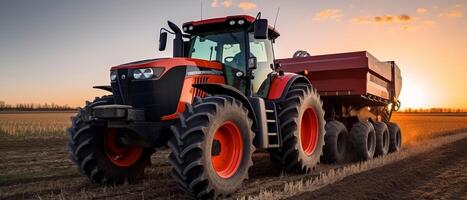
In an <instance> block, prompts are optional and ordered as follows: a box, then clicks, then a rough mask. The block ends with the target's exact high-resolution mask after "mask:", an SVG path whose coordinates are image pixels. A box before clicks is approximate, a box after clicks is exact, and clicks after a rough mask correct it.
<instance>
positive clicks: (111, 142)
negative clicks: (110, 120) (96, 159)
mask: <svg viewBox="0 0 467 200" xmlns="http://www.w3.org/2000/svg"><path fill="white" fill-rule="evenodd" d="M104 147H105V153H106V154H107V157H108V158H109V159H110V161H111V162H112V163H113V164H115V165H117V166H119V167H128V166H131V165H133V164H134V163H136V162H137V161H138V159H139V158H140V157H141V155H142V154H143V148H142V147H139V146H125V145H124V142H123V141H122V139H121V137H119V136H118V132H117V130H116V129H112V128H108V129H107V130H106V131H105V134H104Z"/></svg>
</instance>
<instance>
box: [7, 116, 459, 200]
mask: <svg viewBox="0 0 467 200" xmlns="http://www.w3.org/2000/svg"><path fill="white" fill-rule="evenodd" d="M72 115H74V114H73V113H28V114H0V155H1V156H0V199H31V198H33V199H49V198H51V199H91V198H92V199H107V198H115V199H143V198H151V199H152V198H161V199H180V198H182V199H184V198H187V196H185V194H184V193H183V192H182V191H180V190H179V189H178V188H177V185H176V183H175V181H174V180H173V179H172V178H171V176H170V173H169V172H170V165H169V163H168V161H167V156H168V153H169V152H168V150H166V149H160V150H158V151H157V152H156V154H155V155H153V157H152V159H151V160H152V163H153V165H152V166H151V167H149V168H148V169H147V170H146V177H145V180H144V183H142V184H138V185H123V186H118V187H103V186H99V185H95V184H92V183H90V182H89V181H88V180H87V179H86V178H84V177H82V176H81V175H80V174H79V173H78V172H77V170H76V168H75V166H73V165H72V163H71V162H70V161H69V159H68V155H67V150H66V134H65V130H66V128H67V127H68V126H69V123H70V120H69V118H70V116H72ZM393 119H394V121H395V122H397V123H399V124H400V126H401V128H402V131H403V138H404V141H403V142H404V150H403V151H402V152H400V153H397V154H393V155H390V156H386V157H383V158H378V159H374V160H372V161H370V162H365V163H355V164H350V165H346V166H336V165H320V166H319V167H318V168H317V169H316V170H315V171H314V172H313V173H312V174H310V175H293V174H282V173H281V172H279V171H277V170H275V169H274V167H273V166H272V164H271V163H270V162H269V158H268V154H267V152H257V153H255V155H254V159H253V160H254V163H255V164H254V166H253V168H252V169H251V170H250V174H251V175H250V180H248V181H247V183H246V184H245V186H244V188H242V189H241V190H240V191H239V192H238V193H236V194H234V195H233V196H232V197H230V198H232V199H236V198H240V199H242V198H243V199H246V197H249V199H252V198H253V199H255V198H256V199H270V198H286V197H291V196H290V195H291V194H292V195H302V196H294V197H303V198H308V197H313V198H315V197H316V196H317V195H318V194H321V193H316V192H324V193H325V194H326V192H327V191H328V190H329V187H330V186H327V185H329V184H331V183H333V182H337V181H339V180H341V179H343V178H344V177H347V176H350V177H354V178H355V177H357V178H356V181H361V182H362V183H363V182H364V180H360V179H358V177H359V176H360V175H365V174H366V173H370V174H371V173H376V172H374V171H375V170H378V169H385V168H386V166H388V167H390V166H392V165H402V164H400V162H407V161H406V160H407V159H419V160H420V161H417V162H420V164H416V165H417V166H419V165H421V164H422V163H424V162H423V160H424V157H423V156H424V155H426V154H428V153H427V152H429V151H433V149H434V148H435V147H436V148H438V147H439V146H441V145H442V144H445V143H446V142H445V141H444V140H442V141H441V142H440V141H439V140H440V139H436V136H445V135H449V134H453V133H460V132H466V131H467V115H413V114H396V115H395V116H394V118H393ZM459 135H463V134H455V135H452V136H446V137H443V138H452V137H456V138H455V139H451V140H452V141H451V140H449V141H450V142H453V141H455V140H459V142H456V144H460V145H456V146H460V147H465V140H462V138H461V137H460V136H459ZM464 135H465V134H464ZM432 138H435V139H432ZM432 141H433V142H432ZM443 141H444V143H443ZM462 141H464V142H463V143H462ZM420 144H423V145H420ZM435 144H437V146H436V145H435ZM422 147H423V148H422ZM444 151H447V152H449V151H454V150H452V149H451V150H449V149H447V150H444ZM460 151H461V152H462V151H464V150H460ZM414 155H417V156H414ZM443 155H444V154H443ZM419 156H422V157H421V158H418V157H419ZM428 157H429V156H428ZM441 157H442V156H440V160H443V159H447V158H441ZM455 158H456V159H461V160H462V159H463V160H464V163H462V162H461V164H465V157H460V158H458V157H455ZM433 159H434V158H433ZM449 159H450V160H453V159H454V158H449ZM433 162H435V163H438V160H434V161H433ZM439 162H441V161H439ZM452 162H454V161H452ZM409 163H412V165H413V163H414V162H409ZM425 164H426V165H427V166H429V165H428V164H429V162H425ZM381 166H385V167H382V168H377V167H381ZM402 166H403V165H402ZM456 166H457V168H455V169H454V168H453V169H451V168H449V169H447V168H446V170H447V171H449V170H454V172H458V171H456V170H459V169H458V168H459V167H466V165H456ZM399 167H400V166H399ZM403 167H405V166H403ZM409 167H410V166H409ZM411 167H412V168H413V166H411ZM433 167H436V166H433ZM438 167H439V166H438ZM394 168H395V169H392V168H389V169H388V172H391V173H392V174H397V170H396V168H397V167H394ZM390 169H392V171H391V170H390ZM443 169H444V168H443ZM460 169H462V168H460ZM446 170H444V171H443V170H442V172H445V171H446ZM434 171H436V170H434ZM409 172H413V171H409ZM409 172H407V173H408V174H410V173H409ZM442 172H439V173H440V174H441V173H442ZM454 172H453V173H454ZM357 173H359V175H358V176H351V175H352V174H357ZM413 173H416V172H413ZM446 173H448V172H446ZM408 174H407V175H408ZM464 174H465V173H464ZM432 175H433V176H436V175H437V174H432ZM368 176H370V175H368ZM461 178H462V177H461ZM346 180H348V179H347V178H346V179H344V180H343V181H341V182H338V183H336V185H339V184H342V183H344V185H343V186H339V187H343V188H347V189H348V188H351V185H355V184H352V183H351V184H348V183H347V185H345V181H346ZM404 180H405V179H404ZM407 180H409V179H407ZM394 181H397V180H394ZM439 181H442V180H439ZM460 181H461V182H460V183H464V185H465V181H466V179H465V177H464V179H462V180H460ZM462 181H464V182H462ZM409 182H410V180H409ZM354 183H355V182H354ZM349 185H350V186H349ZM326 186H327V187H326ZM418 186H419V185H415V186H414V187H417V188H418ZM420 187H421V186H420ZM313 188H314V189H313ZM319 188H321V189H319ZM316 189H318V190H316ZM428 189H429V188H427V190H428ZM313 190H315V191H313ZM341 190H342V191H346V190H345V189H341ZM331 191H333V190H331ZM414 192H415V190H414ZM461 192H462V191H461ZM301 193H303V194H301ZM414 194H415V193H414ZM464 194H465V193H464ZM303 195H304V196H303ZM370 198H371V197H370ZM375 198H377V197H375Z"/></svg>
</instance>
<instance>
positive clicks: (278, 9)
mask: <svg viewBox="0 0 467 200" xmlns="http://www.w3.org/2000/svg"><path fill="white" fill-rule="evenodd" d="M280 10H281V7H277V13H276V19H275V20H274V27H273V28H272V29H273V30H275V29H276V22H277V17H278V16H279V11H280Z"/></svg>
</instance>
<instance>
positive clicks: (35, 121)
mask: <svg viewBox="0 0 467 200" xmlns="http://www.w3.org/2000/svg"><path fill="white" fill-rule="evenodd" d="M73 115H75V113H44V112H42V113H14V114H12V113H8V114H0V136H10V137H11V136H12V137H28V138H30V137H63V136H65V135H66V133H65V131H66V128H67V127H69V126H70V123H71V122H70V117H71V116H73Z"/></svg>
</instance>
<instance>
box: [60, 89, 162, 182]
mask: <svg viewBox="0 0 467 200" xmlns="http://www.w3.org/2000/svg"><path fill="white" fill-rule="evenodd" d="M112 103H113V98H112V96H106V97H103V98H96V100H95V101H94V102H92V103H90V104H89V105H87V106H86V108H85V109H89V108H92V107H94V106H98V105H107V104H112ZM87 118H88V116H87V115H86V112H85V111H84V109H80V110H79V111H78V114H77V115H76V116H75V117H74V118H73V119H72V126H71V127H70V128H69V129H68V136H69V137H68V151H69V155H70V158H71V160H72V161H73V162H74V163H75V164H76V166H77V167H78V170H79V172H80V173H81V174H83V175H85V176H87V177H89V179H91V180H92V181H93V182H96V183H101V184H106V185H118V184H122V183H125V182H127V183H135V182H139V181H140V180H142V178H143V175H144V169H145V167H146V166H148V165H149V164H150V157H151V154H152V153H153V150H152V149H148V148H143V147H139V146H126V145H124V143H123V142H122V140H121V136H122V134H125V133H124V132H122V131H120V130H117V129H112V128H107V126H106V123H104V122H97V121H87Z"/></svg>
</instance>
